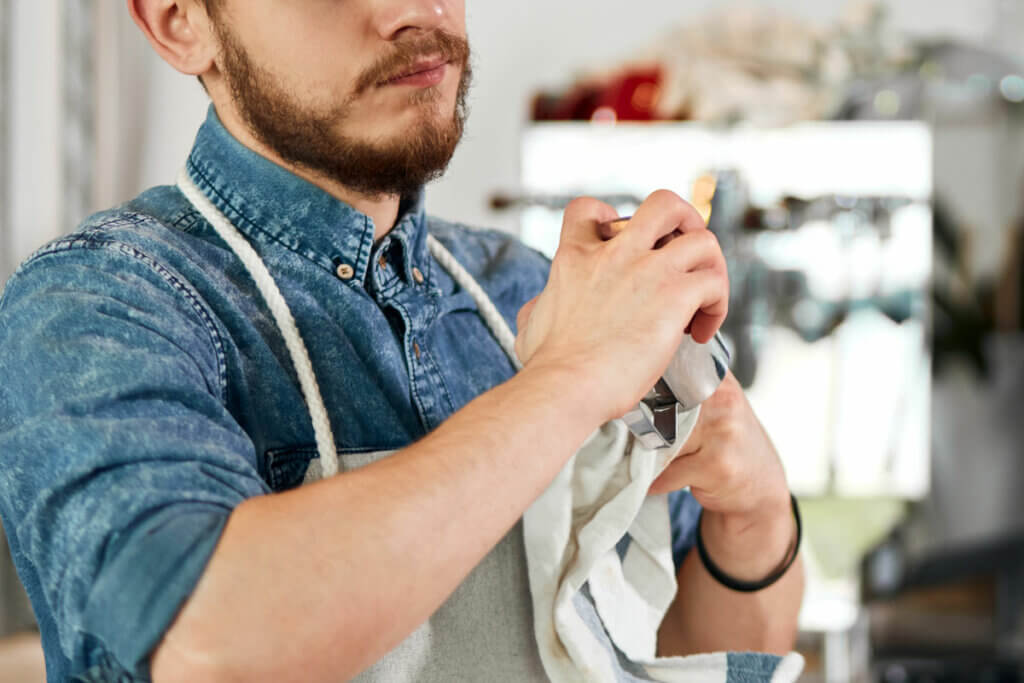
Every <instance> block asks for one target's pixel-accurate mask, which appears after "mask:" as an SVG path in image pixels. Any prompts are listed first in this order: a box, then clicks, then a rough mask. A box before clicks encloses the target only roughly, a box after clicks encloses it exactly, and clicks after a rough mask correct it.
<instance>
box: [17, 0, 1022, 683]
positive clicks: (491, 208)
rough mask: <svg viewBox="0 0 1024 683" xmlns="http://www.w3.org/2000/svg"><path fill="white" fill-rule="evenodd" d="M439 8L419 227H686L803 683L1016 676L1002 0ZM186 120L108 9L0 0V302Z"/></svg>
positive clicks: (1008, 104) (171, 75)
mask: <svg viewBox="0 0 1024 683" xmlns="http://www.w3.org/2000/svg"><path fill="white" fill-rule="evenodd" d="M467 4H468V5H469V7H468V8H467V12H468V21H469V32H470V40H471V42H472V44H473V47H474V51H475V62H474V63H475V73H476V83H475V88H474V90H473V92H472V94H471V97H470V102H471V107H472V113H471V116H470V120H469V125H468V129H467V134H466V138H465V141H464V142H463V144H462V146H461V147H460V149H459V151H458V152H457V154H456V157H455V159H454V161H453V163H452V165H451V167H450V170H449V172H448V174H447V175H446V176H445V178H443V179H442V180H440V181H438V182H437V183H436V184H434V185H433V186H431V188H430V190H429V191H428V210H429V211H431V213H434V214H436V215H439V216H443V217H446V218H449V219H454V220H459V221H462V222H466V223H470V224H476V225H483V226H491V227H498V228H500V229H502V230H506V231H508V232H511V233H514V234H517V235H519V236H521V237H522V239H524V240H525V241H526V242H527V243H529V244H530V245H531V246H534V247H535V248H537V249H539V250H541V251H544V252H546V253H548V254H551V253H553V251H554V249H555V247H556V246H557V240H558V230H559V227H560V222H561V218H560V217H561V211H562V209H563V207H564V205H565V204H566V203H567V201H568V200H569V199H571V198H572V197H574V196H577V195H579V194H584V193H585V194H591V195H595V196H599V197H602V198H604V199H605V200H606V201H608V202H609V203H612V204H613V205H615V206H616V207H617V208H618V209H619V210H620V212H621V213H622V215H628V214H629V213H630V212H631V211H632V210H633V209H635V207H636V206H637V205H638V203H639V202H640V201H641V200H642V199H643V197H645V196H646V195H647V194H649V193H650V192H651V191H653V190H655V189H658V188H662V187H665V188H669V189H672V190H674V191H676V192H678V193H679V194H681V195H683V196H684V197H686V198H689V199H691V200H692V201H693V202H694V203H695V204H696V205H697V206H698V208H699V209H700V210H702V211H703V212H704V214H705V215H706V216H707V217H708V220H709V226H710V227H711V229H712V230H714V231H715V232H716V233H717V235H718V237H719V240H720V242H721V243H722V245H723V248H724V250H725V251H726V255H727V259H728V261H729V268H730V279H731V282H732V296H733V300H732V302H731V308H730V317H729V320H728V321H727V324H726V328H725V329H724V333H725V337H726V339H727V342H728V344H729V346H730V349H731V351H732V355H733V367H732V369H733V372H734V373H735V374H736V375H737V377H738V378H739V379H740V381H741V382H742V384H743V385H744V386H745V387H746V389H747V392H748V395H749V396H750V399H751V402H752V403H753V404H754V407H755V409H756V411H757V412H758V414H759V415H760V417H761V418H762V420H763V422H764V423H765V426H766V428H767V430H768V431H769V433H770V434H771V436H772V438H773V440H774V441H775V443H776V445H777V446H778V448H779V451H780V453H781V455H782V457H783V460H784V461H785V464H786V468H787V474H788V477H789V480H790V483H791V485H792V488H793V490H794V492H795V493H796V494H797V495H798V496H799V497H800V499H801V505H802V508H803V510H804V516H805V530H806V535H805V546H804V548H805V558H806V562H807V566H808V575H809V580H808V589H807V594H806V597H805V601H804V607H803V611H802V613H801V636H800V642H799V649H800V650H801V651H802V652H803V653H804V654H805V656H806V657H807V661H808V666H807V670H806V674H805V677H804V680H807V681H828V682H829V683H832V682H836V681H885V682H891V683H903V682H904V681H1018V680H1024V619H1022V616H1024V501H1022V496H1021V493H1020V492H1021V489H1022V488H1024V420H1022V419H1021V418H1022V417H1024V411H1022V410H1021V399H1022V398H1024V335H1022V333H1021V321H1022V314H1024V274H1022V266H1024V192H1022V191H1021V190H1022V188H1024V0H945V1H944V2H934V1H929V0H890V2H874V3H872V2H845V1H842V0H775V1H773V2H767V1H765V2H759V3H756V4H754V3H745V4H740V3H731V2H712V0H634V1H633V2H631V3H628V6H623V5H622V4H621V3H612V2H610V1H609V0H590V1H588V2H583V1H582V0H559V1H558V2H541V1H540V0H520V1H519V2H516V3H494V2H489V3H483V2H474V1H473V0H467ZM207 105H208V100H207V98H206V96H205V94H204V93H203V91H202V90H201V89H200V87H199V85H198V84H197V83H196V81H195V79H192V78H187V77H184V76H181V75H179V74H177V73H175V72H173V71H172V70H171V69H170V68H169V67H167V66H166V65H165V64H164V63H163V62H161V61H160V60H159V59H158V58H157V57H156V56H155V55H154V54H153V53H152V52H151V50H150V49H149V47H148V45H147V44H146V43H145V41H144V40H143V38H142V36H141V34H140V33H139V32H138V30H137V29H136V28H135V26H134V25H133V24H132V22H131V20H130V18H129V16H128V13H127V10H126V9H125V7H124V3H122V2H117V1H115V0H0V159H2V162H3V163H2V165H0V282H2V281H4V280H6V278H7V277H8V276H9V274H10V273H11V272H13V269H14V268H15V267H16V265H17V263H19V262H20V261H21V260H22V259H24V258H25V257H26V256H27V255H28V254H29V253H31V252H32V251H33V250H34V249H35V248H37V247H38V246H40V245H41V244H43V243H44V242H46V241H48V240H50V239H52V238H54V237H57V236H59V235H61V234H63V233H65V232H68V231H69V230H71V229H73V228H74V226H75V225H76V224H77V223H78V222H79V221H80V220H81V219H82V218H83V217H84V216H86V215H88V213H90V212H92V211H94V210H97V209H101V208H105V207H109V206H111V205H114V204H117V203H119V202H121V201H124V200H126V199H129V198H130V197H132V196H134V195H135V194H137V193H138V192H139V191H140V190H142V189H144V188H146V187H149V186H151V185H155V184H166V183H170V182H172V180H173V178H174V174H175V173H176V172H177V170H178V168H179V167H180V166H181V164H182V163H183V162H184V159H185V156H186V154H187V152H188V150H189V147H190V146H191V142H192V139H193V136H194V135H195V131H196V129H197V128H198V126H199V124H200V123H201V122H202V119H203V117H204V116H205V112H206V107H207ZM0 381H2V379H0ZM0 597H2V600H0V635H2V636H5V638H4V639H3V640H0V681H7V680H10V681H28V680H42V674H41V668H40V667H41V665H40V663H39V654H38V642H37V640H34V639H33V635H32V630H33V628H34V627H33V619H32V614H31V610H30V609H29V607H28V604H27V601H26V599H25V597H24V595H23V594H22V592H21V588H20V584H19V583H18V580H17V577H16V576H15V574H14V572H13V569H12V568H11V566H10V562H9V560H5V561H4V562H2V563H0Z"/></svg>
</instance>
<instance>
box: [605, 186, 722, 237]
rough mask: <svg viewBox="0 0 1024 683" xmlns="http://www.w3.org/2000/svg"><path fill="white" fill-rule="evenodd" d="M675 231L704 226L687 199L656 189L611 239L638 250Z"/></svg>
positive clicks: (685, 230)
mask: <svg viewBox="0 0 1024 683" xmlns="http://www.w3.org/2000/svg"><path fill="white" fill-rule="evenodd" d="M676 230H678V231H679V232H681V233H684V234H685V233H687V232H693V231H696V230H707V226H706V225H705V223H704V219H703V218H701V216H700V214H699V213H698V212H697V209H695V208H693V206H692V205H691V204H690V203H689V202H687V201H685V200H684V199H683V198H682V197H680V196H679V195H677V194H676V193H675V192H670V191H669V190H658V191H657V192H653V193H651V195H650V196H649V197H647V199H646V200H645V201H644V203H643V204H641V205H640V208H639V209H637V210H636V213H634V214H633V217H632V218H631V219H630V220H629V226H628V227H627V228H626V229H625V230H623V231H622V234H620V235H619V236H618V237H616V238H615V239H616V240H617V241H618V240H621V241H622V242H623V243H625V244H628V245H630V246H632V247H633V248H635V249H637V250H639V251H650V250H651V249H654V248H655V245H657V244H658V243H659V241H661V240H662V238H665V237H667V236H668V235H671V234H672V233H673V232H675V231H676Z"/></svg>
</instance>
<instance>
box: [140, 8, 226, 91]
mask: <svg viewBox="0 0 1024 683" xmlns="http://www.w3.org/2000/svg"><path fill="white" fill-rule="evenodd" d="M127 2H128V11H129V12H131V15H132V19H133V20H134V21H135V23H136V24H138V26H139V28H141V29H142V32H143V33H144V34H146V38H147V39H148V40H149V42H150V44H151V45H152V46H153V49H154V50H156V52H157V54H159V55H160V56H161V57H162V58H163V60H164V61H165V62H167V63H168V64H170V65H171V66H173V67H174V68H175V69H177V70H178V71H180V72H182V73H184V74H188V75H190V76H202V75H203V74H205V73H207V72H208V71H211V70H212V69H213V68H214V59H215V57H216V56H217V41H216V36H215V34H214V31H213V26H212V24H211V23H210V18H209V17H208V16H207V14H206V10H205V9H204V7H203V6H202V5H201V3H199V2H197V1H196V0H127Z"/></svg>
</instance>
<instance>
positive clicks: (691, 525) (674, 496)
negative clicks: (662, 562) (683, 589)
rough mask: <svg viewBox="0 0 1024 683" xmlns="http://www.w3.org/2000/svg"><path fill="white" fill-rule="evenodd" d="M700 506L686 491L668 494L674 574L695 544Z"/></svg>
mask: <svg viewBox="0 0 1024 683" xmlns="http://www.w3.org/2000/svg"><path fill="white" fill-rule="evenodd" d="M700 511H701V506H700V503H698V502H697V499H696V498H694V497H693V495H691V494H690V492H689V491H687V490H682V491H673V492H671V493H669V494H668V515H669V520H670V521H671V524H672V559H673V560H674V561H675V565H676V573H678V572H679V568H680V567H682V566H683V560H684V559H686V554H687V553H688V552H690V549H691V548H693V546H695V545H696V544H697V520H698V519H699V518H700Z"/></svg>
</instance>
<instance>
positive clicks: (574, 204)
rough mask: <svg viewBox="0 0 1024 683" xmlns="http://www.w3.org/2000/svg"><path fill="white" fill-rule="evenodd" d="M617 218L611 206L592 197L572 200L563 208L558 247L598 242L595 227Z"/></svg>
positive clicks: (617, 215)
mask: <svg viewBox="0 0 1024 683" xmlns="http://www.w3.org/2000/svg"><path fill="white" fill-rule="evenodd" d="M618 217H619V214H618V212H617V211H616V210H615V209H614V208H613V207H612V206H611V205H609V204H605V203H604V202H602V201H600V200H597V199H594V198H593V197H580V198H578V199H574V200H572V201H571V202H569V205H568V206H566V207H565V214H564V215H563V217H562V234H561V239H560V243H559V246H561V244H581V243H582V244H588V243H596V242H600V241H601V240H600V238H599V237H598V229H597V226H598V225H599V224H601V223H607V222H609V221H613V220H615V219H616V218H618Z"/></svg>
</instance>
